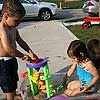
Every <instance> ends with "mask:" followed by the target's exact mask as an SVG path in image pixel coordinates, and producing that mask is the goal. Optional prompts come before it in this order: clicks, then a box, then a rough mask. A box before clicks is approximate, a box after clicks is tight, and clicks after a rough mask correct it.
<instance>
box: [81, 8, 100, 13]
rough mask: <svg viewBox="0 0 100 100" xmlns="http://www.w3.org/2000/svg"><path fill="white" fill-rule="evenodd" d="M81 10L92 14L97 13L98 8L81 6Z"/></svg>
mask: <svg viewBox="0 0 100 100" xmlns="http://www.w3.org/2000/svg"><path fill="white" fill-rule="evenodd" d="M83 11H84V12H85V13H93V14H97V13H98V9H95V8H83Z"/></svg>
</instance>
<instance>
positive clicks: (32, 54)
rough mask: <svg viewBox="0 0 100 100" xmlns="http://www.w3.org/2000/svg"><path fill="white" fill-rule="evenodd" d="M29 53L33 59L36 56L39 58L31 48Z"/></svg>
mask: <svg viewBox="0 0 100 100" xmlns="http://www.w3.org/2000/svg"><path fill="white" fill-rule="evenodd" d="M29 55H30V56H31V58H32V59H34V58H36V59H39V58H38V56H37V55H36V54H34V53H33V51H32V50H29Z"/></svg>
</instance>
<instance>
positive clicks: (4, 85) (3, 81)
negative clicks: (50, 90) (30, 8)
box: [0, 0, 38, 100]
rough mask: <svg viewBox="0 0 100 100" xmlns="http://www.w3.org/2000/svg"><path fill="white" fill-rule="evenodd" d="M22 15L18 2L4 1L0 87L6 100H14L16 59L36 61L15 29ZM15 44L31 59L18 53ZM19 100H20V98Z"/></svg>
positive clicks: (1, 24) (16, 76)
mask: <svg viewBox="0 0 100 100" xmlns="http://www.w3.org/2000/svg"><path fill="white" fill-rule="evenodd" d="M24 15H25V9H24V7H23V6H22V4H21V3H20V2H19V1H18V0H5V1H4V4H3V8H2V19H1V22H0V86H1V89H2V91H3V92H4V93H5V96H6V98H7V100H14V96H15V90H16V89H17V82H18V74H17V69H18V64H17V60H16V57H18V58H20V59H23V60H26V61H31V60H32V59H34V58H36V59H38V57H37V55H35V54H34V53H33V52H32V50H31V48H30V47H29V46H28V45H27V43H26V42H25V41H24V40H23V39H22V38H21V36H20V35H19V32H18V30H17V29H16V28H15V27H16V26H17V25H18V24H19V23H20V21H21V20H22V18H23V17H24ZM16 42H17V43H18V44H19V46H20V47H22V48H23V49H24V50H25V51H26V52H27V53H29V54H30V56H31V57H30V56H28V55H26V54H23V53H22V52H20V51H19V50H18V49H17V46H16ZM31 58H32V59H31ZM19 98H20V97H19ZM20 99H21V100H22V98H20ZM18 100H19V99H18Z"/></svg>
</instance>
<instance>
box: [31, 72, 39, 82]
mask: <svg viewBox="0 0 100 100" xmlns="http://www.w3.org/2000/svg"><path fill="white" fill-rule="evenodd" d="M39 78H40V74H39V72H34V74H33V77H32V81H33V82H34V83H36V84H38V83H39Z"/></svg>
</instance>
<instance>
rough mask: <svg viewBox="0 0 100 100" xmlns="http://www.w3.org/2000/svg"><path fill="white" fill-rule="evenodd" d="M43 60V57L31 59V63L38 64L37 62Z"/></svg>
mask: <svg viewBox="0 0 100 100" xmlns="http://www.w3.org/2000/svg"><path fill="white" fill-rule="evenodd" d="M41 61H42V59H34V60H32V61H31V63H32V64H37V63H39V62H41Z"/></svg>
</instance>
